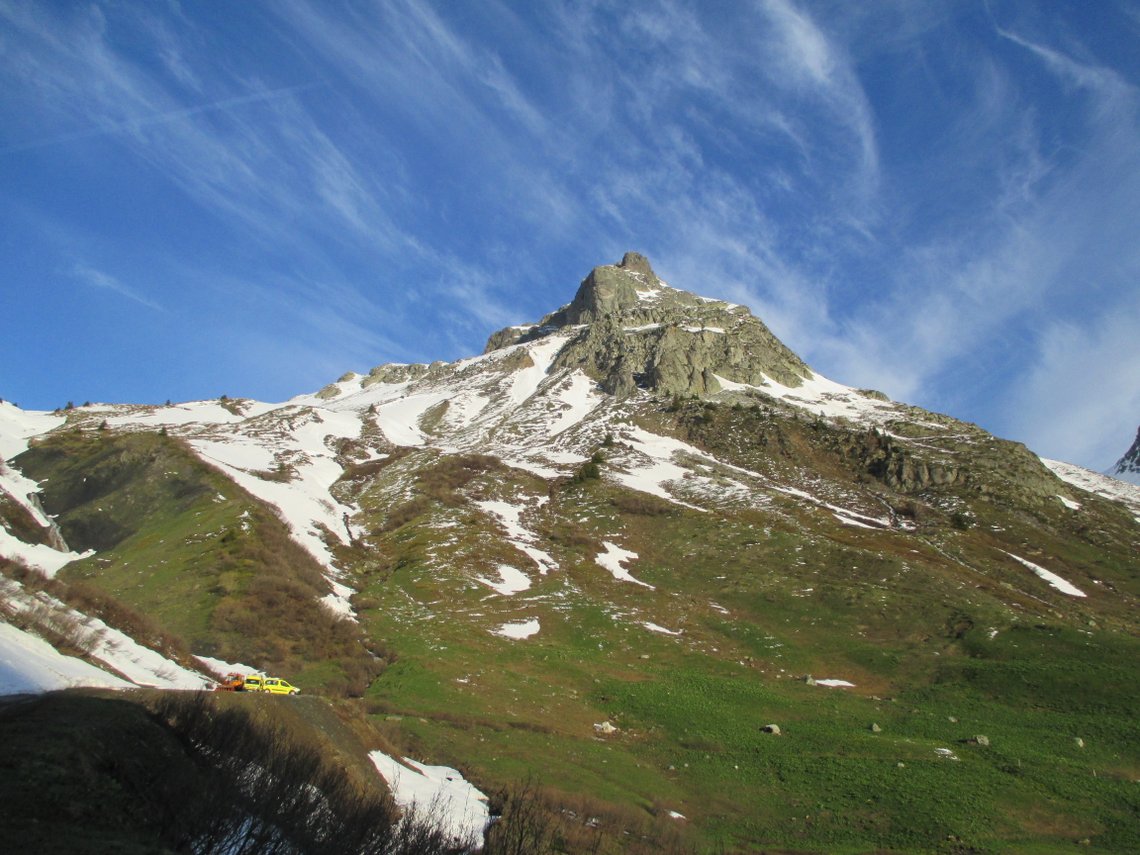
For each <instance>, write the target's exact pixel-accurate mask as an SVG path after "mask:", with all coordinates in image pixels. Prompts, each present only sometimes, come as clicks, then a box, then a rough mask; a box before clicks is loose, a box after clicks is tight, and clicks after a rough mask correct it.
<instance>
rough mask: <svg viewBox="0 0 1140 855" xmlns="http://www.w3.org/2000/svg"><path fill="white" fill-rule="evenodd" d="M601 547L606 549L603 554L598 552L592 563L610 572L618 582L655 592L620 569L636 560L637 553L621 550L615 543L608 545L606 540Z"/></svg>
mask: <svg viewBox="0 0 1140 855" xmlns="http://www.w3.org/2000/svg"><path fill="white" fill-rule="evenodd" d="M602 546H604V547H605V548H606V551H605V552H599V553H598V554H597V555H596V556H595V557H594V561H596V562H597V563H598V565H600V566H601V567H604V568H605V569H607V570H609V571H610V574H611V575H612V576H613V577H614V578H615V579H617V580H618V581H619V582H633V583H634V584H635V585H641V586H642V587H644V588H648V589H649V590H651V591H653V590H656V589H655V588H654V587H653V586H652V585H650V584H649V583H647V582H642V581H641V580H640V579H635V578H633V576H631V575H630V573H629V571H628V570H626V569H625V568H624V567H622V564H624V563H625V562H627V561H633V560H634V559H636V558H637V557H638V556H637V553H636V552H630V551H629V550H628V549H622V548H621V547H620V546H618V545H617V544H615V543H610V542H609V541H608V540H606V541H603V542H602Z"/></svg>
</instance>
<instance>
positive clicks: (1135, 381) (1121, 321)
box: [1009, 298, 1140, 470]
mask: <svg viewBox="0 0 1140 855" xmlns="http://www.w3.org/2000/svg"><path fill="white" fill-rule="evenodd" d="M1138 329H1140V298H1134V299H1133V301H1132V304H1131V305H1128V306H1123V307H1120V308H1118V309H1116V310H1114V311H1113V312H1111V313H1109V314H1107V315H1105V316H1102V317H1100V318H1097V319H1096V320H1095V321H1094V322H1093V323H1092V324H1089V325H1086V326H1078V325H1076V324H1068V323H1065V322H1063V321H1058V322H1054V323H1052V324H1050V325H1049V327H1048V328H1047V329H1045V330H1044V331H1043V332H1042V335H1041V338H1040V346H1039V349H1040V356H1039V357H1038V359H1037V360H1036V361H1035V363H1034V364H1033V366H1032V368H1031V369H1030V370H1029V371H1028V372H1027V375H1026V376H1025V377H1024V378H1023V379H1022V380H1021V382H1020V383H1019V384H1018V385H1016V386H1015V387H1014V391H1013V394H1012V396H1011V401H1010V408H1009V411H1010V414H1011V415H1010V418H1009V425H1010V428H1011V430H1012V432H1013V434H1014V435H1015V436H1018V437H1020V438H1023V439H1024V440H1025V441H1026V442H1027V444H1028V445H1029V446H1030V447H1031V448H1032V449H1033V450H1034V451H1036V452H1038V453H1039V454H1042V455H1044V456H1046V457H1051V458H1054V459H1060V460H1067V461H1071V462H1073V463H1078V464H1080V465H1083V466H1086V467H1089V468H1091V469H1094V470H1105V469H1107V468H1108V467H1109V466H1111V465H1112V464H1113V463H1115V462H1116V460H1118V459H1119V458H1120V456H1121V455H1122V454H1123V453H1124V452H1125V451H1127V450H1128V446H1129V443H1130V442H1131V441H1132V438H1133V437H1134V436H1135V434H1136V428H1137V425H1138V424H1140V337H1138V336H1137V335H1136V331H1137V330H1138Z"/></svg>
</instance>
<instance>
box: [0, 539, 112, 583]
mask: <svg viewBox="0 0 1140 855" xmlns="http://www.w3.org/2000/svg"><path fill="white" fill-rule="evenodd" d="M94 554H95V550H94V549H89V550H87V551H86V552H60V551H59V550H56V549H52V548H51V547H50V546H45V545H43V544H42V543H24V541H22V540H20V539H19V538H17V537H14V536H13V535H11V534H9V533H8V531H7V529H5V528H4V527H3V526H0V555H2V556H4V557H5V558H8V559H11V560H14V561H22V562H24V563H25V564H27V565H28V566H29V567H33V568H35V569H36V570H39V571H41V572H42V573H43V574H44V575H45V576H47V577H48V578H52V577H54V576H55V574H56V573H58V572H59V571H60V570H61V569H63V567H65V566H66V565H68V564H70V563H71V562H72V561H78V560H79V559H80V558H87V557H89V556H91V555H94Z"/></svg>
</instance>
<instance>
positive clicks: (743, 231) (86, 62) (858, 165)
mask: <svg viewBox="0 0 1140 855" xmlns="http://www.w3.org/2000/svg"><path fill="white" fill-rule="evenodd" d="M628 249H634V250H638V251H641V252H643V253H646V254H647V255H648V256H649V257H650V259H651V260H652V262H653V264H654V266H655V268H656V270H657V272H658V273H659V275H661V276H662V278H664V279H665V280H666V281H668V282H669V283H670V284H672V285H674V286H675V287H680V288H684V289H686V290H690V291H696V292H698V293H701V294H705V295H709V296H715V297H722V298H726V299H730V300H733V301H735V302H740V303H744V304H746V305H748V306H749V307H750V308H751V309H752V310H753V312H754V313H755V314H757V315H758V316H759V317H761V318H762V319H763V320H764V321H765V322H766V323H767V324H768V325H769V326H770V327H771V328H772V329H773V330H774V331H775V332H776V334H777V335H779V336H780V337H781V338H782V339H783V340H784V341H785V342H786V343H787V344H788V345H789V346H791V347H792V348H793V349H794V350H796V351H797V352H798V353H799V354H801V355H802V356H803V357H804V358H805V359H806V360H807V361H808V362H809V363H810V364H811V365H812V366H813V367H814V368H815V369H816V370H817V371H819V372H821V373H823V374H825V375H827V376H829V377H831V378H832V379H835V380H839V381H841V382H845V383H848V384H851V385H856V386H861V387H862V386H868V387H874V388H878V389H882V390H883V391H885V392H887V393H888V394H889V395H891V396H892V397H894V398H896V399H899V400H905V401H908V402H912V403H917V404H920V405H922V406H926V407H929V408H931V409H935V410H938V411H942V412H947V413H950V414H952V415H955V416H957V417H959V418H964V419H967V420H969V421H974V422H977V423H979V424H981V425H982V426H983V427H986V428H987V429H989V430H991V431H993V432H995V433H997V434H998V435H1000V436H1004V437H1007V438H1011V439H1016V440H1020V441H1023V442H1025V443H1027V444H1028V445H1029V446H1030V447H1031V448H1033V449H1034V450H1035V451H1037V452H1039V453H1041V454H1044V455H1046V456H1050V457H1058V458H1061V459H1065V460H1069V461H1072V462H1076V463H1080V464H1083V465H1086V466H1090V467H1092V468H1096V469H1103V468H1106V467H1108V466H1109V465H1111V464H1112V463H1113V462H1114V461H1115V459H1116V458H1117V457H1118V456H1119V455H1120V454H1121V453H1123V451H1124V450H1125V449H1126V448H1127V447H1128V445H1129V443H1130V442H1131V441H1132V438H1133V437H1134V435H1135V431H1136V426H1137V423H1138V422H1140V286H1138V283H1140V3H1137V2H1125V0H1097V2H1087V0H1079V1H1078V2H1065V0H1050V2H999V0H991V2H989V3H986V2H980V0H978V2H973V0H946V2H938V0H927V2H921V3H918V2H910V0H897V2H893V0H876V2H868V3H850V2H847V1H846V0H836V2H828V0H819V2H794V0H756V2H748V0H725V2H719V0H706V2H692V3H683V2H670V0H661V2H644V3H637V2H605V0H564V2H549V3H547V2H525V3H524V2H509V3H507V2H503V3H496V2H489V0H486V1H485V2H478V3H475V2H471V3H467V2H437V3H428V2H424V3H421V2H412V0H390V2H380V0H376V2H365V1H364V0H359V2H333V0H322V1H321V2H317V0H313V2H304V0H272V2H270V0H265V2H249V3H202V2H184V3H181V4H179V3H176V2H172V0H167V2H160V1H159V0H154V2H144V1H143V0H138V2H84V3H78V2H75V3H72V2H62V0H57V2H49V0H40V2H23V0H0V283H2V284H0V288H2V289H3V291H2V293H3V304H2V312H0V366H2V368H0V396H2V397H4V398H6V399H8V400H12V401H15V402H17V403H18V404H19V405H20V406H22V407H25V408H34V409H51V408H54V407H57V406H61V405H63V404H64V403H65V402H67V401H68V400H72V401H74V402H76V403H77V404H78V403H82V402H83V401H86V400H91V401H112V402H154V403H161V402H163V401H165V400H167V399H171V400H175V401H178V400H189V399H197V398H207V397H216V396H218V395H221V394H228V395H230V396H232V397H236V396H248V397H254V398H259V399H262V400H283V399H285V398H288V397H291V396H293V395H295V394H299V393H301V392H306V391H312V390H314V389H317V388H319V387H320V386H322V385H324V384H325V383H326V382H329V381H330V380H332V379H335V378H336V377H338V376H339V375H340V374H342V373H343V372H345V371H347V370H357V371H362V370H367V369H368V368H370V367H372V366H373V365H377V364H380V363H383V362H390V361H401V362H407V361H417V362H419V361H431V360H434V359H444V360H452V359H457V358H461V357H464V356H469V355H472V354H475V353H478V352H480V351H481V350H482V347H483V344H484V342H485V341H486V338H487V336H488V335H489V333H491V332H492V331H494V330H495V329H498V328H500V327H502V326H505V325H507V324H510V323H516V322H525V321H533V320H537V319H538V318H539V317H540V316H541V315H543V314H545V313H546V312H548V311H551V310H553V309H554V308H557V307H558V306H559V305H561V304H563V303H565V302H567V301H569V300H570V298H571V297H572V296H573V293H574V290H575V289H576V287H577V284H578V282H579V281H580V279H581V278H582V277H583V276H584V275H585V274H586V273H587V272H588V271H589V270H590V268H592V267H593V266H595V265H597V264H602V263H611V262H614V261H616V260H617V259H619V258H620V257H621V254H622V253H623V252H625V251H626V250H628Z"/></svg>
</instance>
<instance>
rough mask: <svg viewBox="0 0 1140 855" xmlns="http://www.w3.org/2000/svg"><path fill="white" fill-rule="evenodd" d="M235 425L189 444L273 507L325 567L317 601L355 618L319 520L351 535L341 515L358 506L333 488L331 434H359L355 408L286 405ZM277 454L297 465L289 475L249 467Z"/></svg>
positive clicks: (337, 470) (266, 463) (267, 465)
mask: <svg viewBox="0 0 1140 855" xmlns="http://www.w3.org/2000/svg"><path fill="white" fill-rule="evenodd" d="M238 427H239V429H238V430H237V431H235V432H230V433H227V434H225V435H219V434H216V433H215V434H212V435H210V436H209V437H191V438H190V445H191V447H192V448H194V450H195V451H196V452H198V454H199V456H201V457H202V458H203V459H204V460H206V461H208V462H211V463H213V464H214V465H216V466H218V467H219V468H221V469H222V471H223V472H225V474H226V475H228V476H229V477H230V478H231V479H233V480H234V481H235V482H236V483H237V484H238V485H239V486H241V487H242V488H244V489H245V490H247V491H249V492H250V493H251V494H253V495H254V496H256V497H257V498H258V499H261V500H262V501H264V502H266V503H268V504H270V505H272V506H273V507H275V508H277V510H278V511H279V512H280V514H281V517H282V519H283V520H284V522H285V523H286V525H287V526H288V528H289V530H290V533H291V534H292V536H293V539H294V540H296V541H297V543H299V544H300V545H301V546H303V547H304V548H305V549H306V550H307V551H308V552H309V554H310V555H312V556H313V557H314V558H315V559H316V560H317V561H318V562H320V564H321V565H322V566H323V567H325V568H326V578H327V579H328V582H329V584H330V586H331V587H332V589H333V590H332V593H330V594H328V595H326V596H325V597H324V598H323V599H322V602H324V603H325V605H326V606H328V607H329V608H330V609H331V610H332V611H334V612H336V613H337V614H340V615H342V616H344V617H347V618H350V619H352V618H354V614H353V611H352V607H351V605H350V602H349V598H350V597H351V596H352V593H353V591H352V589H351V588H349V587H347V586H346V585H344V584H342V583H341V582H340V579H339V576H340V570H339V569H338V568H337V567H336V565H335V562H334V560H333V556H332V553H330V552H329V549H328V546H327V545H326V544H325V541H324V537H323V532H322V527H323V529H324V530H325V531H327V532H329V533H331V534H332V535H333V536H334V537H336V538H338V539H339V540H340V542H341V543H347V542H348V532H347V531H346V530H345V522H344V520H345V518H346V516H347V517H348V518H350V519H351V517H352V516H353V515H354V514H355V513H356V511H357V509H356V508H355V507H353V506H350V505H344V504H341V503H340V502H338V501H336V499H334V498H333V496H332V494H331V493H330V488H331V487H332V485H333V484H334V483H336V481H337V479H339V478H340V477H341V475H342V474H343V473H344V469H343V468H342V467H341V465H340V464H339V463H338V462H337V461H336V456H335V454H334V452H333V451H332V450H331V449H330V448H329V446H328V442H329V440H330V439H333V440H336V439H355V438H357V437H359V436H360V431H361V420H360V416H359V414H357V413H355V412H332V411H329V410H324V411H316V410H302V409H297V408H295V407H291V406H290V407H284V408H281V409H278V410H274V411H271V412H270V413H267V414H264V415H263V416H262V417H260V418H259V419H257V420H256V421H255V422H248V423H245V424H242V425H240V426H238ZM279 460H280V461H285V460H288V461H289V462H288V465H289V466H290V467H292V469H293V472H294V474H293V475H292V476H291V477H290V480H288V481H274V480H267V479H265V478H262V477H259V476H258V475H257V474H253V473H256V472H265V471H267V470H272V469H273V467H274V466H275V465H276V463H277V461H279Z"/></svg>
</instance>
